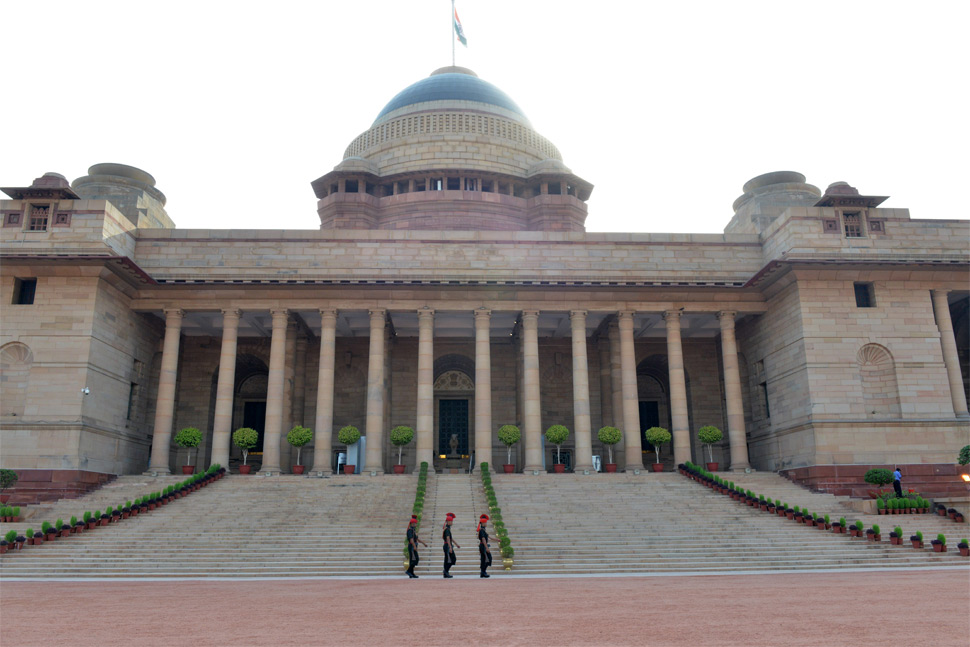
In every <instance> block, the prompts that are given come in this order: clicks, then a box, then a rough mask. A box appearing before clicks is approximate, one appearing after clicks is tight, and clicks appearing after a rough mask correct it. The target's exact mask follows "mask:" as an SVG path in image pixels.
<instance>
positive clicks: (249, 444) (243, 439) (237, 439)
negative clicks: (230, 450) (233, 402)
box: [232, 427, 259, 465]
mask: <svg viewBox="0 0 970 647" xmlns="http://www.w3.org/2000/svg"><path fill="white" fill-rule="evenodd" d="M257 443H259V432H258V431H256V430H255V429H252V428H251V427H240V428H239V429H237V430H236V431H234V432H232V444H233V445H235V446H236V447H238V448H239V449H241V450H242V455H243V465H245V464H246V459H247V457H248V456H249V450H250V449H252V448H253V447H255V446H256V444H257Z"/></svg>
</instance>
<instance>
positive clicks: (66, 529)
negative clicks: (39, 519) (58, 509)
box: [54, 519, 72, 537]
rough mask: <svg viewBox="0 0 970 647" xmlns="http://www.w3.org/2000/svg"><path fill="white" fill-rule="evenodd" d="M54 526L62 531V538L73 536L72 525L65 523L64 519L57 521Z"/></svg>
mask: <svg viewBox="0 0 970 647" xmlns="http://www.w3.org/2000/svg"><path fill="white" fill-rule="evenodd" d="M54 526H55V527H56V528H57V529H58V530H60V532H61V537H67V536H68V535H70V534H71V528H72V526H71V524H69V523H64V520H63V519H58V520H57V523H55V524H54Z"/></svg>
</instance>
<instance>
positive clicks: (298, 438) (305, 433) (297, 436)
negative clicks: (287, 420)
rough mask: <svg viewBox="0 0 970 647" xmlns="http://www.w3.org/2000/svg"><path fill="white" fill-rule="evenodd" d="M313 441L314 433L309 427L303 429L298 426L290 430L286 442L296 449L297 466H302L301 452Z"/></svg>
mask: <svg viewBox="0 0 970 647" xmlns="http://www.w3.org/2000/svg"><path fill="white" fill-rule="evenodd" d="M311 440H313V431H312V430H310V429H308V428H307V427H301V426H300V425H297V426H295V427H293V428H292V429H290V431H289V432H288V433H287V434H286V442H288V443H289V444H290V445H292V446H293V447H296V464H297V465H300V464H301V463H300V452H301V451H302V450H303V446H304V445H306V444H307V443H309V442H310V441H311Z"/></svg>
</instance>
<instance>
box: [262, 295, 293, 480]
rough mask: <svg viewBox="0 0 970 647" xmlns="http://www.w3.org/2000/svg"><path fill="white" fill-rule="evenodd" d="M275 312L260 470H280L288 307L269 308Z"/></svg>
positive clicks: (269, 473) (268, 474) (272, 471)
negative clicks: (286, 308)
mask: <svg viewBox="0 0 970 647" xmlns="http://www.w3.org/2000/svg"><path fill="white" fill-rule="evenodd" d="M270 314H271V315H273V337H272V342H271V343H270V347H269V377H268V379H267V382H268V384H267V385H266V422H265V423H264V424H263V465H262V467H260V468H259V473H260V474H262V475H264V476H272V475H274V474H279V473H280V469H281V468H280V436H281V435H282V434H281V431H282V429H283V378H284V372H285V371H284V369H285V366H284V364H285V362H286V327H287V322H288V320H289V316H288V313H287V311H286V310H285V309H278V310H270Z"/></svg>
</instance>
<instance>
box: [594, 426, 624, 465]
mask: <svg viewBox="0 0 970 647" xmlns="http://www.w3.org/2000/svg"><path fill="white" fill-rule="evenodd" d="M596 437H597V438H598V439H599V441H600V442H601V443H603V444H604V445H606V448H607V450H608V451H609V453H610V464H612V463H613V445H615V444H617V443H618V442H620V441H621V440H623V432H622V431H620V430H619V429H617V428H616V427H601V428H600V430H599V431H598V432H596Z"/></svg>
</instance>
